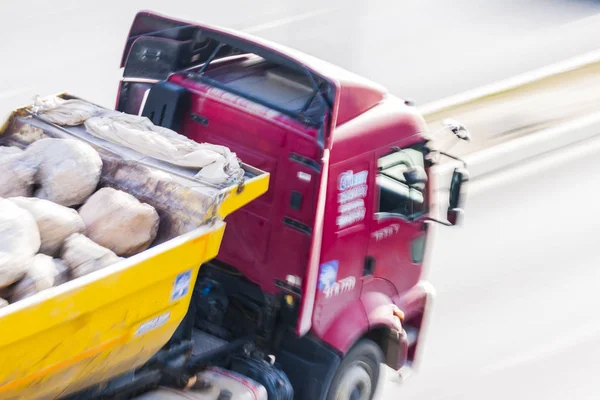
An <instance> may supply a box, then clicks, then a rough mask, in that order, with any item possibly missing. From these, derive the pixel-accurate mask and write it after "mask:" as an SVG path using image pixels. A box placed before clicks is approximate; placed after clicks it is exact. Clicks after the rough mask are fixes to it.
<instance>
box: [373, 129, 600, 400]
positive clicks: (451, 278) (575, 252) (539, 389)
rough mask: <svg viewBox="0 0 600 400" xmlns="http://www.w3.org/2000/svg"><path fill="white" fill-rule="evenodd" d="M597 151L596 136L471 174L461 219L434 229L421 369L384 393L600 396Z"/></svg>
mask: <svg viewBox="0 0 600 400" xmlns="http://www.w3.org/2000/svg"><path fill="white" fill-rule="evenodd" d="M599 129H600V128H599ZM599 153H600V138H595V139H593V140H588V141H586V142H585V143H581V144H578V145H576V146H571V147H568V148H564V149H562V150H561V151H559V152H558V153H557V154H554V155H552V156H551V157H545V158H541V159H535V160H532V161H531V162H530V163H528V164H526V165H522V166H520V167H518V168H514V169H510V170H506V171H504V172H502V173H500V174H496V175H493V176H491V177H489V178H488V179H484V180H481V181H476V182H473V184H472V185H471V187H470V188H469V198H468V200H467V207H466V208H467V210H466V215H465V224H464V226H463V227H460V228H446V227H440V228H436V229H437V231H436V235H435V244H434V246H435V250H434V252H433V254H432V259H431V261H432V263H431V265H430V272H429V278H430V280H431V282H432V283H433V284H434V285H435V287H436V289H437V297H436V302H435V306H434V312H433V315H432V318H431V324H430V326H429V333H428V337H427V339H426V346H425V352H424V354H423V356H424V357H423V360H422V366H421V369H420V371H419V372H418V373H417V374H413V375H412V377H411V378H410V379H409V380H407V381H406V382H404V383H403V384H402V385H399V384H397V383H391V382H390V383H388V384H387V385H386V387H385V391H384V396H383V397H382V399H385V400H392V399H400V398H401V399H403V400H479V399H485V400H503V399H519V400H521V399H524V400H525V399H527V400H529V399H545V400H561V399H576V400H587V399H589V400H592V399H598V397H599V393H600V392H599V388H598V381H597V367H598V360H600V319H599V318H598V309H599V308H600V294H599V292H598V288H600V268H599V266H600V252H599V251H598V249H597V247H596V246H597V237H598V231H599V230H600V202H599V201H597V200H598V199H599V195H600V183H598V179H597V176H596V175H595V172H594V171H598V170H600V158H599V157H598V154H599Z"/></svg>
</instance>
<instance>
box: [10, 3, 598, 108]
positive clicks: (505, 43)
mask: <svg viewBox="0 0 600 400" xmlns="http://www.w3.org/2000/svg"><path fill="white" fill-rule="evenodd" d="M140 9H151V10H155V11H159V12H162V13H165V14H169V15H173V16H179V17H182V18H185V19H189V20H199V21H205V22H208V23H212V24H217V25H223V26H227V27H231V28H238V29H244V30H246V31H249V32H252V33H254V34H256V35H259V36H263V37H266V38H268V39H272V40H275V41H278V42H281V43H283V44H286V45H289V46H292V47H296V48H298V49H300V50H302V51H305V52H307V53H310V54H313V55H315V56H318V57H321V58H323V59H326V60H328V61H331V62H334V63H337V64H339V65H341V66H343V67H345V68H347V69H349V70H351V71H353V72H356V73H359V74H361V75H364V76H366V77H368V78H371V79H373V80H375V81H377V82H380V83H382V84H384V85H386V86H387V87H388V88H389V89H390V90H391V91H392V92H393V93H395V94H397V95H399V96H402V97H409V98H412V99H414V100H415V101H416V102H417V104H423V103H425V102H429V101H433V100H437V99H439V98H442V97H446V96H449V95H453V94H456V93H458V92H462V91H465V90H468V89H472V88H475V87H478V86H481V85H483V84H487V83H490V82H492V81H497V80H500V79H504V78H508V77H510V76H512V75H515V74H518V73H522V72H525V71H529V70H532V69H536V68H539V67H541V66H544V65H546V64H549V63H554V62H557V61H560V60H563V59H565V58H568V57H571V56H574V55H577V54H581V53H584V52H587V51H589V50H593V49H595V48H596V47H597V46H598V39H597V38H598V37H600V14H597V13H600V3H599V2H598V1H593V0H570V1H567V0H503V1H495V2H490V1H486V0H454V1H439V0H418V1H398V0H369V1H366V0H330V1H318V0H304V1H289V0H263V1H254V2H245V1H241V0H220V1H215V2H210V1H196V2H194V1H183V0H169V1H165V0H162V1H159V0H143V1H142V0H127V1H123V0H120V1H118V0H102V1H99V0H95V1H93V0H90V1H85V2H83V1H79V0H52V1H46V0H29V1H27V2H21V3H19V2H3V3H2V5H0V15H1V16H2V24H0V38H2V40H1V41H0V50H1V54H2V74H3V79H2V80H0V106H2V107H8V106H14V105H15V104H16V105H20V104H23V103H27V102H29V100H30V99H31V96H32V95H33V94H35V93H39V94H42V95H46V94H50V93H54V92H58V91H63V90H67V91H70V92H73V93H76V94H78V95H79V96H83V97H86V98H90V99H92V100H95V101H96V102H99V103H101V104H103V105H107V106H112V105H113V104H114V98H115V94H116V85H117V80H118V78H119V70H118V63H119V59H120V55H121V51H122V48H123V44H124V40H125V36H126V34H127V31H128V28H129V24H130V23H131V20H132V18H133V16H134V15H135V12H136V11H138V10H140Z"/></svg>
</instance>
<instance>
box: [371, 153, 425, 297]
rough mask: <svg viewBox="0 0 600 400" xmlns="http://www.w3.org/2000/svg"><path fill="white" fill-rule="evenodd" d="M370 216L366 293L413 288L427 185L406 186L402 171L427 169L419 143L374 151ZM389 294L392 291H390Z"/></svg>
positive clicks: (421, 246)
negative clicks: (417, 168) (371, 210)
mask: <svg viewBox="0 0 600 400" xmlns="http://www.w3.org/2000/svg"><path fill="white" fill-rule="evenodd" d="M374 163H375V165H376V168H374V169H375V179H374V180H373V181H372V182H373V185H374V186H373V194H374V196H373V197H372V198H373V201H374V204H373V213H372V216H371V218H372V223H371V235H370V239H369V249H368V254H367V263H368V267H369V268H368V269H369V270H368V271H366V274H367V275H371V277H372V279H370V280H369V279H365V287H364V289H363V290H367V291H373V290H377V291H386V292H388V293H387V294H388V295H390V296H393V295H395V294H397V293H403V292H404V291H406V290H408V289H409V288H411V287H412V286H413V285H415V284H416V283H417V282H418V280H419V277H420V274H421V268H422V267H421V266H422V259H423V254H424V246H425V226H426V224H425V223H424V220H425V217H426V216H427V214H428V211H429V210H428V200H429V199H428V198H427V195H428V185H429V183H428V182H427V183H425V182H421V183H414V182H410V183H409V182H407V179H406V178H405V175H404V173H405V171H407V170H410V169H413V168H414V167H420V168H422V170H421V172H424V171H425V170H426V168H427V165H426V160H425V145H424V143H417V144H413V145H410V144H406V143H404V145H403V144H402V143H401V144H400V146H399V147H395V148H394V147H391V146H386V147H385V148H382V149H379V150H377V151H376V152H375V160H374ZM394 292H395V293H394Z"/></svg>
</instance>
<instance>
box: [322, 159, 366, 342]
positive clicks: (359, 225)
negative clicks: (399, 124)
mask: <svg viewBox="0 0 600 400" xmlns="http://www.w3.org/2000/svg"><path fill="white" fill-rule="evenodd" d="M371 164H372V153H364V154H362V155H360V156H357V157H354V158H352V159H350V160H344V161H341V162H337V163H335V164H334V165H331V167H330V169H329V179H328V188H327V202H326V205H325V216H327V217H326V218H325V220H324V222H323V244H322V249H321V260H320V266H319V278H318V282H317V294H316V302H315V310H314V316H313V328H314V330H315V332H316V333H317V334H319V335H323V334H324V333H325V332H326V331H327V329H328V328H329V327H330V326H331V324H332V323H333V322H334V321H335V320H336V318H337V317H338V316H339V315H340V313H341V312H343V311H344V309H346V308H347V307H348V306H349V305H351V304H352V303H353V302H354V301H356V300H357V299H358V298H359V297H360V294H361V287H362V276H363V270H364V259H365V256H366V254H367V250H368V246H369V232H370V228H369V225H370V222H371V219H370V215H371V214H372V212H373V209H372V207H371V204H370V201H368V199H369V198H370V197H369V195H370V193H369V186H370V185H369V182H370V181H372V180H373V179H372V177H371V171H372V170H373V166H372V165H371Z"/></svg>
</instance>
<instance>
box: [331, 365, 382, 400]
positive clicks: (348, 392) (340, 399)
mask: <svg viewBox="0 0 600 400" xmlns="http://www.w3.org/2000/svg"><path fill="white" fill-rule="evenodd" d="M367 368H368V366H367V365H366V364H364V363H362V362H358V361H357V362H355V363H354V364H353V365H351V366H350V368H348V370H347V371H346V373H345V374H344V376H343V378H342V380H341V381H340V385H339V390H338V393H337V395H336V397H335V398H336V400H369V399H370V398H371V390H372V387H373V383H372V382H371V376H370V375H369V373H368V372H367Z"/></svg>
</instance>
